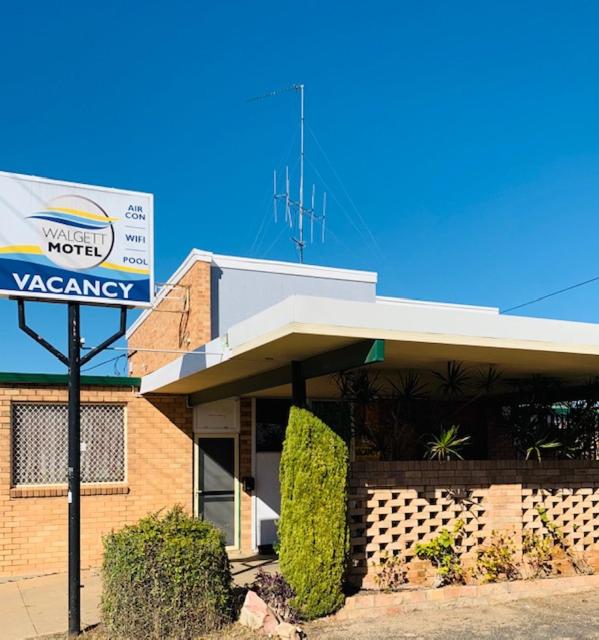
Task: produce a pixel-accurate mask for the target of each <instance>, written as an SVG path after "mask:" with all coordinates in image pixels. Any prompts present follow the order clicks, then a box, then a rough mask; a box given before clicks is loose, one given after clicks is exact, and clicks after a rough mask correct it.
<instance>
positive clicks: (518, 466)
mask: <svg viewBox="0 0 599 640" xmlns="http://www.w3.org/2000/svg"><path fill="white" fill-rule="evenodd" d="M538 506H542V507H543V508H545V509H547V515H548V516H549V518H550V520H551V521H552V522H554V523H555V524H557V525H558V526H559V527H560V528H561V529H562V531H563V532H564V534H565V535H566V538H567V540H568V541H569V542H570V543H571V544H572V545H573V546H574V548H575V549H576V550H577V551H579V552H581V553H584V554H585V557H586V558H587V560H588V561H589V563H590V564H591V566H593V567H594V568H595V569H599V462H594V461H574V460H567V461H566V460H564V461H544V462H540V463H539V462H533V461H518V460H489V461H477V460H476V461H465V460H459V461H448V462H438V461H415V462H378V461H364V462H356V463H354V464H353V465H352V470H351V478H350V495H349V520H350V530H351V564H350V568H349V577H350V581H351V582H353V583H354V584H357V585H362V586H364V587H374V586H375V585H374V581H373V575H374V570H375V567H376V565H378V564H379V562H380V560H381V557H382V556H383V554H385V553H388V554H389V555H394V554H400V555H401V556H402V557H403V558H405V559H406V560H407V561H412V562H410V565H408V577H409V580H410V582H413V583H416V584H418V583H424V582H426V581H427V580H428V579H430V577H431V575H430V571H429V570H428V569H429V567H428V563H425V562H424V561H420V560H417V559H416V560H414V556H415V552H414V546H415V544H416V543H418V542H425V541H427V540H430V539H431V538H433V537H435V536H436V535H438V533H439V531H440V530H441V529H442V528H449V529H451V527H452V526H453V525H454V523H455V522H456V520H458V519H461V520H463V521H464V523H465V537H464V539H463V549H464V551H465V558H468V556H469V557H470V558H473V557H474V556H475V554H476V550H477V549H478V548H479V547H480V546H481V545H483V544H484V543H485V541H487V540H488V539H489V537H490V535H491V533H492V531H493V530H496V531H504V532H507V533H509V535H510V536H511V537H512V539H513V540H514V542H515V545H516V548H517V549H519V548H521V544H522V534H523V532H524V531H525V530H534V531H537V532H541V531H542V530H543V528H544V525H543V523H542V522H541V518H540V516H539V513H538V511H537V507H538Z"/></svg>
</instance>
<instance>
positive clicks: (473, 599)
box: [333, 575, 599, 620]
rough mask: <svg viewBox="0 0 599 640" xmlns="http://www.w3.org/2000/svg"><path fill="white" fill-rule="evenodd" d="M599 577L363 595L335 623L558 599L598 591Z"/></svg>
mask: <svg viewBox="0 0 599 640" xmlns="http://www.w3.org/2000/svg"><path fill="white" fill-rule="evenodd" d="M597 587H599V575H592V576H573V577H562V578H560V577H556V578H543V579H539V580H517V581H514V582H493V583H489V584H479V585H449V586H447V587H441V588H437V589H418V588H414V587H410V586H406V587H405V588H403V589H400V590H398V591H394V592H390V593H385V592H375V591H360V592H359V593H357V594H355V595H353V596H350V597H348V598H347V599H346V601H345V605H344V606H343V608H342V609H340V610H339V611H338V612H337V613H336V614H335V616H333V617H334V619H335V620H353V619H356V618H370V617H378V616H384V615H400V614H403V613H408V612H410V611H420V610H427V609H435V608H438V607H440V606H441V607H450V608H453V607H474V606H477V605H487V604H494V603H501V602H509V601H512V600H519V599H521V598H531V597H538V596H549V595H558V594H563V593H573V592H578V591H586V590H591V589H597Z"/></svg>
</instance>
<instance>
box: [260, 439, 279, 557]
mask: <svg viewBox="0 0 599 640" xmlns="http://www.w3.org/2000/svg"><path fill="white" fill-rule="evenodd" d="M280 462H281V452H280V451H259V452H257V453H256V543H257V545H258V546H259V547H260V546H263V545H270V544H275V543H276V542H277V522H278V520H279V514H280V511H281V490H280V486H279V463H280Z"/></svg>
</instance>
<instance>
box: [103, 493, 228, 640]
mask: <svg viewBox="0 0 599 640" xmlns="http://www.w3.org/2000/svg"><path fill="white" fill-rule="evenodd" d="M102 571H103V579H104V590H103V593H102V605H101V607H102V619H103V622H104V625H105V627H106V631H107V635H108V636H109V637H110V638H113V639H115V640H121V639H122V640H134V639H135V640H139V638H144V639H148V640H159V639H160V640H162V639H164V638H169V639H173V638H177V639H183V640H187V639H190V638H194V637H197V636H198V635H199V634H201V633H205V632H207V631H212V630H214V629H218V628H220V627H221V626H222V625H223V624H225V623H227V622H230V620H231V615H232V613H231V610H232V589H231V571H230V568H229V560H228V557H227V554H226V552H225V543H224V539H223V535H222V533H221V532H220V531H219V530H218V529H216V528H215V527H214V526H213V525H211V524H209V523H207V522H203V521H201V520H198V519H196V518H192V517H190V516H188V515H186V514H185V513H184V511H183V509H182V508H181V507H180V506H176V507H174V508H173V509H172V510H171V511H169V512H168V513H167V514H166V515H164V516H163V517H161V516H160V515H159V514H156V513H155V514H151V515H149V516H147V517H145V518H143V519H142V520H140V521H139V522H138V523H137V524H134V525H130V526H126V527H124V528H123V529H121V530H120V531H116V532H112V533H110V534H109V535H107V536H106V537H105V538H104V564H103V567H102Z"/></svg>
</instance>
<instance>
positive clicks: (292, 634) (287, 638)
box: [275, 622, 304, 640]
mask: <svg viewBox="0 0 599 640" xmlns="http://www.w3.org/2000/svg"><path fill="white" fill-rule="evenodd" d="M275 635H276V637H277V638H281V640H301V638H303V637H304V634H303V633H302V630H301V629H300V628H298V627H295V626H293V625H292V624H289V623H288V622H280V623H279V625H278V626H277V628H276V630H275Z"/></svg>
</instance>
